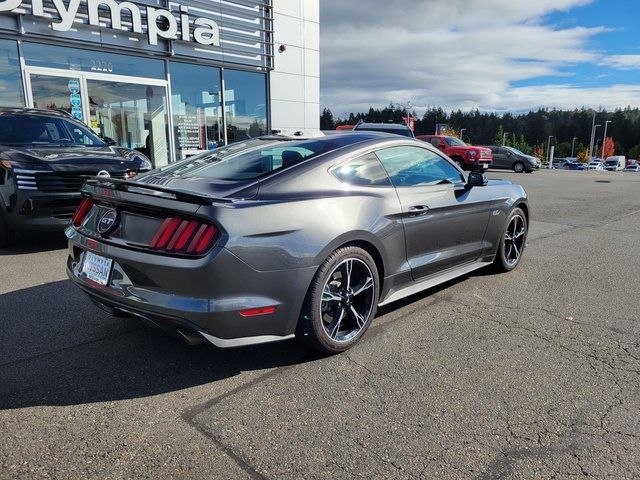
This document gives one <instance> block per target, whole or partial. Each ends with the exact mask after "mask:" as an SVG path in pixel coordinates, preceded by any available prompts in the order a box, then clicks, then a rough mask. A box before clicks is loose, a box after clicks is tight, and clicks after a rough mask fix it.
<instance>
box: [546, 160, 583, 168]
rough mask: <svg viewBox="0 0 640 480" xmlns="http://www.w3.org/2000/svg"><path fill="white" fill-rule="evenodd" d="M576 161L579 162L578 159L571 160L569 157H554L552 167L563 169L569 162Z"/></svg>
mask: <svg viewBox="0 0 640 480" xmlns="http://www.w3.org/2000/svg"><path fill="white" fill-rule="evenodd" d="M574 162H577V159H576V160H571V159H569V158H554V159H553V166H552V168H557V169H559V170H562V169H563V168H564V166H565V165H566V164H567V163H574Z"/></svg>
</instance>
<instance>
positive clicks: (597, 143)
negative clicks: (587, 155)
mask: <svg viewBox="0 0 640 480" xmlns="http://www.w3.org/2000/svg"><path fill="white" fill-rule="evenodd" d="M598 148H600V139H598V140H596V149H595V151H594V152H593V154H594V155H598ZM603 150H604V148H603Z"/></svg>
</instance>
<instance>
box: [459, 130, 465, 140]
mask: <svg viewBox="0 0 640 480" xmlns="http://www.w3.org/2000/svg"><path fill="white" fill-rule="evenodd" d="M465 130H466V128H461V129H460V140H462V141H463V142H464V138H462V132H464V131H465Z"/></svg>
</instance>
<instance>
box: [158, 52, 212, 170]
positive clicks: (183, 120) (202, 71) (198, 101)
mask: <svg viewBox="0 0 640 480" xmlns="http://www.w3.org/2000/svg"><path fill="white" fill-rule="evenodd" d="M169 70H170V73H171V105H172V107H173V130H174V132H175V134H174V137H175V142H176V154H177V157H178V160H180V159H183V158H186V157H188V156H191V155H194V154H196V153H199V152H201V151H204V150H211V149H214V148H217V147H218V146H220V145H223V144H224V132H223V126H222V108H221V103H220V69H219V68H216V67H205V66H201V65H190V64H186V63H171V65H170V68H169Z"/></svg>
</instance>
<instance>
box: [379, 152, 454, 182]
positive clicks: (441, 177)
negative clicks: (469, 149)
mask: <svg viewBox="0 0 640 480" xmlns="http://www.w3.org/2000/svg"><path fill="white" fill-rule="evenodd" d="M377 155H378V157H379V158H380V161H381V162H382V165H384V168H385V169H386V171H387V173H388V174H389V177H390V178H391V181H392V182H393V184H394V185H395V186H396V187H413V186H418V185H421V186H424V185H439V184H445V183H460V182H462V181H463V178H462V175H461V174H460V172H459V171H458V170H457V169H456V168H455V167H454V166H453V165H451V164H450V163H449V162H448V161H447V160H445V159H444V158H442V157H441V156H440V155H438V154H437V153H434V152H432V151H431V150H427V149H426V148H419V147H393V148H387V149H384V150H380V151H379V152H377Z"/></svg>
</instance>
